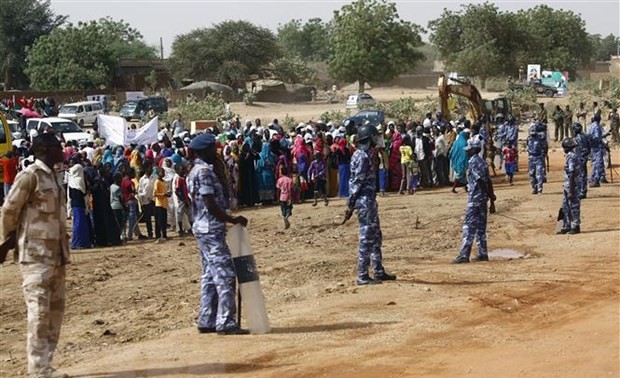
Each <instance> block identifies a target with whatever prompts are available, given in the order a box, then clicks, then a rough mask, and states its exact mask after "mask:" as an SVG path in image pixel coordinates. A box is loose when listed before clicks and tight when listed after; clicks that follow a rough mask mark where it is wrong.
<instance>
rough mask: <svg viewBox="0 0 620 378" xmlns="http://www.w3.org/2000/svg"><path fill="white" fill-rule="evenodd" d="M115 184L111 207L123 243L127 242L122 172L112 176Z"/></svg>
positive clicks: (111, 186) (113, 185)
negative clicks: (122, 198)
mask: <svg viewBox="0 0 620 378" xmlns="http://www.w3.org/2000/svg"><path fill="white" fill-rule="evenodd" d="M112 180H113V181H114V183H113V184H112V185H110V207H111V208H112V213H113V214H114V220H115V223H116V227H117V228H118V234H119V235H120V237H121V241H123V242H124V241H125V209H124V207H123V201H121V182H122V181H123V174H122V173H121V172H116V173H114V176H112Z"/></svg>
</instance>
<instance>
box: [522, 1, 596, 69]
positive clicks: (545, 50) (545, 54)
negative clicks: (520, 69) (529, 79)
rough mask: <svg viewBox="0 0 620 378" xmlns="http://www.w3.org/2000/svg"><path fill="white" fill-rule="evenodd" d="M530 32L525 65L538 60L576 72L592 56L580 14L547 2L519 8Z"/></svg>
mask: <svg viewBox="0 0 620 378" xmlns="http://www.w3.org/2000/svg"><path fill="white" fill-rule="evenodd" d="M517 17H518V18H519V19H520V20H519V21H520V23H521V25H520V27H521V28H522V30H525V31H526V32H527V37H528V38H527V43H526V44H524V45H523V46H522V50H523V51H524V54H523V58H522V59H523V60H522V61H521V62H519V63H520V64H522V65H525V64H527V63H538V64H541V65H542V66H543V67H544V68H547V69H553V70H555V69H557V70H562V71H564V70H565V71H569V72H575V70H576V69H577V67H578V66H580V65H582V64H586V63H588V62H589V61H590V59H591V57H592V44H591V43H590V40H589V38H588V33H587V32H586V29H585V26H586V23H585V21H584V20H583V19H582V18H581V16H579V15H578V14H575V13H573V12H572V11H566V10H563V9H553V8H551V7H549V6H547V5H538V6H536V7H534V8H530V9H527V10H522V11H519V12H517Z"/></svg>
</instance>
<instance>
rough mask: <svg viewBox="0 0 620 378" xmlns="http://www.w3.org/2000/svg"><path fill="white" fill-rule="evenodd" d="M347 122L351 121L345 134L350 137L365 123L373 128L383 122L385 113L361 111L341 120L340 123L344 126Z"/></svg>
mask: <svg viewBox="0 0 620 378" xmlns="http://www.w3.org/2000/svg"><path fill="white" fill-rule="evenodd" d="M347 121H351V122H350V123H349V127H348V128H347V134H349V135H352V134H355V133H356V132H357V128H358V127H360V126H361V125H363V124H364V123H366V121H368V122H370V123H371V124H373V125H375V126H377V125H378V124H380V123H382V122H384V121H385V113H384V112H383V110H362V111H361V112H359V113H357V114H355V115H354V116H351V117H347V118H345V119H343V120H342V121H341V122H340V123H341V125H342V126H344V125H345V124H346V122H347Z"/></svg>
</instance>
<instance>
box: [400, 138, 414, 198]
mask: <svg viewBox="0 0 620 378" xmlns="http://www.w3.org/2000/svg"><path fill="white" fill-rule="evenodd" d="M399 151H400V165H401V167H402V170H403V175H402V179H401V180H400V190H399V191H398V194H405V193H404V192H403V190H405V186H406V188H407V193H409V194H413V191H412V190H411V176H412V171H411V161H412V160H413V158H412V156H413V147H412V146H411V137H410V136H409V135H408V134H405V136H404V137H403V144H402V145H401V146H400V148H399Z"/></svg>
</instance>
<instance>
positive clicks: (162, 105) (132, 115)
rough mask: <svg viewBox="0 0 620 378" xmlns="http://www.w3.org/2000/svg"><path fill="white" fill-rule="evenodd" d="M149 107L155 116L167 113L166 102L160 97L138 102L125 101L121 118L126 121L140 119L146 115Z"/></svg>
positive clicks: (142, 99) (143, 99) (147, 98)
mask: <svg viewBox="0 0 620 378" xmlns="http://www.w3.org/2000/svg"><path fill="white" fill-rule="evenodd" d="M151 107H152V108H153V110H154V111H155V114H161V113H164V112H167V111H168V100H166V98H165V97H162V96H151V97H146V98H141V99H139V100H131V101H127V102H126V103H125V104H123V107H122V108H121V117H123V118H125V119H126V120H127V121H131V120H132V119H141V118H142V115H143V114H146V112H148V110H149V108H151Z"/></svg>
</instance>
